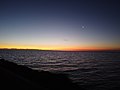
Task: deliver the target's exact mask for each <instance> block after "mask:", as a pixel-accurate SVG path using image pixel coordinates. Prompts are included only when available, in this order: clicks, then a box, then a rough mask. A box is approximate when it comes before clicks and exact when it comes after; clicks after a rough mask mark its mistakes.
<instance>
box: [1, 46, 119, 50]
mask: <svg viewBox="0 0 120 90" xmlns="http://www.w3.org/2000/svg"><path fill="white" fill-rule="evenodd" d="M0 48H1V49H2V48H7V49H39V50H61V51H92V50H95V51H99V50H120V49H118V48H99V47H82V46H81V47H80V46H54V45H48V46H47V45H41V46H40V45H39V46H36V45H0Z"/></svg>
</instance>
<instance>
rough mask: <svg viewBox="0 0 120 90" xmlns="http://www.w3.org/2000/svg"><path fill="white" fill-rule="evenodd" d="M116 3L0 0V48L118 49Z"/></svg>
mask: <svg viewBox="0 0 120 90" xmlns="http://www.w3.org/2000/svg"><path fill="white" fill-rule="evenodd" d="M119 39H120V2H119V0H1V1H0V47H1V48H39V49H66V50H67V49H69V50H70V49H71V50H72V49H105V48H106V49H107V48H108V49H109V48H111V49H114V48H120V40H119Z"/></svg>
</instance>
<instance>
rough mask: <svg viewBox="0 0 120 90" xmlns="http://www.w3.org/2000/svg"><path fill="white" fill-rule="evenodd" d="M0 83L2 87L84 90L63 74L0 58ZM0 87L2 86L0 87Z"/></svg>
mask: <svg viewBox="0 0 120 90" xmlns="http://www.w3.org/2000/svg"><path fill="white" fill-rule="evenodd" d="M0 73H1V74H0V82H1V83H0V84H1V86H3V88H7V87H9V88H10V89H13V88H17V89H20V88H24V89H25V88H26V89H40V90H57V89H61V90H62V89H72V90H84V89H83V88H82V87H79V86H78V85H77V84H75V83H72V81H71V80H70V79H69V78H68V77H67V75H65V74H56V73H51V72H48V71H37V70H32V69H30V68H28V67H26V66H22V65H17V64H15V63H13V62H9V61H6V60H4V59H0ZM1 88H2V87H1Z"/></svg>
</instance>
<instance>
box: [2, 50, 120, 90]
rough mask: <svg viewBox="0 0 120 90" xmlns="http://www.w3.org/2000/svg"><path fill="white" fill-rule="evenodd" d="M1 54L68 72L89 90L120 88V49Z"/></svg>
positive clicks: (5, 56)
mask: <svg viewBox="0 0 120 90" xmlns="http://www.w3.org/2000/svg"><path fill="white" fill-rule="evenodd" d="M0 57H1V58H4V59H6V60H9V61H12V62H15V63H17V64H20V65H25V66H27V67H30V68H32V69H35V70H44V71H50V72H55V73H65V74H68V76H69V78H70V79H72V80H73V82H75V83H77V84H78V85H80V86H82V87H84V88H85V89H87V90H113V89H114V88H117V87H119V88H120V52H118V51H116V52H115V51H112V52H108V51H106V52H64V51H39V50H0Z"/></svg>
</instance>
